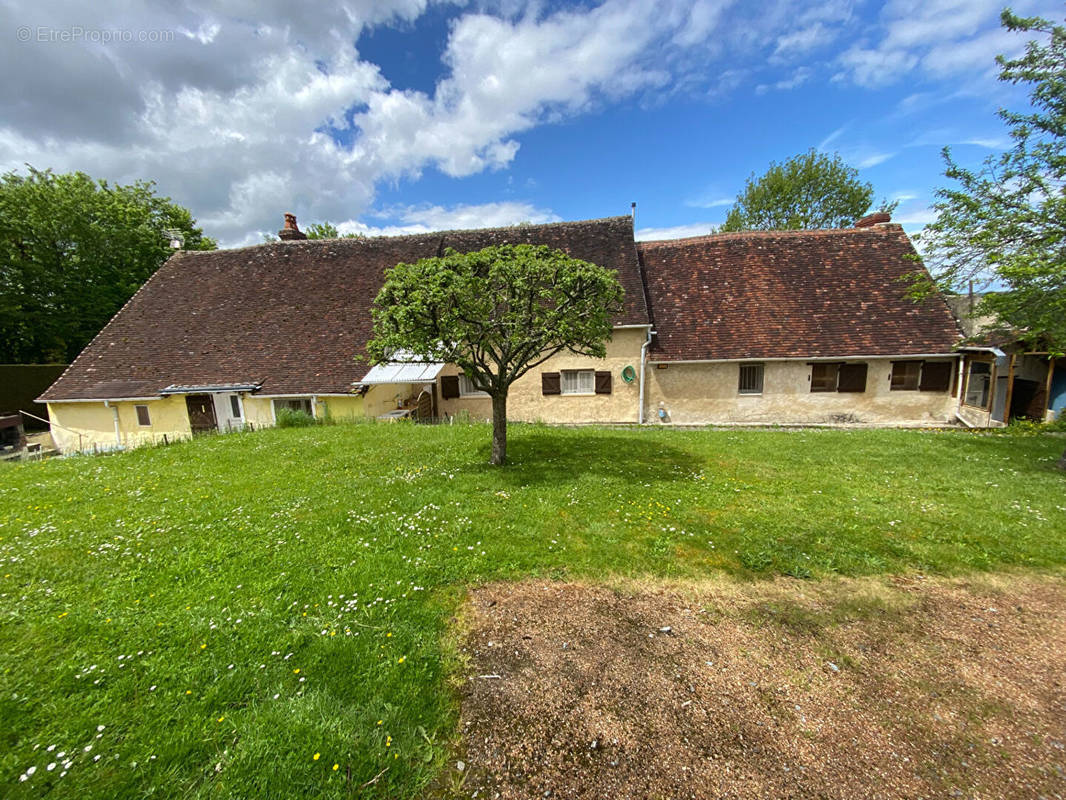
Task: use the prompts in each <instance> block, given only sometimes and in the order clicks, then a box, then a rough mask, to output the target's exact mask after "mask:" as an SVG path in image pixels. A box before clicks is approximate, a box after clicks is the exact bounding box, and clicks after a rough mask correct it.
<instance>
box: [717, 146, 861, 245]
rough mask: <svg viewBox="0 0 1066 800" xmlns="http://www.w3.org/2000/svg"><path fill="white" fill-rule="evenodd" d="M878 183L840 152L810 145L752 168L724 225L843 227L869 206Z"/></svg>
mask: <svg viewBox="0 0 1066 800" xmlns="http://www.w3.org/2000/svg"><path fill="white" fill-rule="evenodd" d="M873 195H874V187H873V186H872V185H871V184H869V183H866V182H864V181H861V180H859V172H858V170H856V169H855V168H854V167H849V166H848V165H847V164H845V163H844V160H843V159H842V158H841V157H840V156H839V155H835V154H834V155H833V156H828V155H826V154H824V153H819V152H816V151H815V150H813V149H812V150H809V151H807V152H806V153H801V154H799V155H797V156H793V157H792V158H790V159H788V160H787V161H785V162H784V163H782V164H778V163H777V162H771V163H770V168H769V169H768V170H767V171H766V172H765V174H763V175H762V176H761V177H759V178H756V177H755V173H754V172H753V173H752V174H751V176H750V177H749V178H748V180H747V183H745V184H744V190H743V191H742V192H741V193H740V194H738V195H737V199H736V202H735V203H734V204H733V206H732V207H731V208H730V209H729V213H728V215H727V216H726V220H725V223H724V224H723V225H722V226H721V228H719V230H721V231H750V230H757V231H776V230H800V229H812V228H841V227H847V226H849V225H851V224H852V223H853V222H855V220H857V219H859V218H860V217H862V216H863V215H864V214H865V213H866V212H867V210H868V209H869V208H870V202H871V200H872V199H873Z"/></svg>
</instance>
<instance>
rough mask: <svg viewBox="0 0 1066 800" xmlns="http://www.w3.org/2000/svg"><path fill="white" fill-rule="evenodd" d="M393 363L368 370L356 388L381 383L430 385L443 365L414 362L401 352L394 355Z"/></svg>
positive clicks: (412, 357) (412, 358) (409, 356)
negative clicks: (395, 357)
mask: <svg viewBox="0 0 1066 800" xmlns="http://www.w3.org/2000/svg"><path fill="white" fill-rule="evenodd" d="M395 355H396V356H397V359H396V360H395V361H387V362H386V363H384V364H376V365H375V366H373V367H371V368H370V372H368V373H367V374H366V375H365V376H364V377H363V379H362V380H361V381H358V382H356V384H355V385H356V386H374V385H376V384H382V383H432V382H433V381H435V380H436V379H437V376H438V375H439V374H440V371H441V370H442V369H444V364H438V363H436V362H427V361H415V360H414V356H411V355H410V354H408V353H405V352H403V351H400V352H397V353H395Z"/></svg>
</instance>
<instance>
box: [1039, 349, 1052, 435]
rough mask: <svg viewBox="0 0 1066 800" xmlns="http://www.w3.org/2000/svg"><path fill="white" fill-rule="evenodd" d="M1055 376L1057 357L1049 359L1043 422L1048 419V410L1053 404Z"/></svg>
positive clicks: (1045, 383)
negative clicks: (1053, 381) (1052, 384)
mask: <svg viewBox="0 0 1066 800" xmlns="http://www.w3.org/2000/svg"><path fill="white" fill-rule="evenodd" d="M1054 376H1055V358H1054V356H1052V357H1051V358H1049V359H1048V360H1047V380H1046V381H1045V382H1044V416H1043V418H1042V419H1041V420H1040V421H1041V422H1045V421H1047V410H1048V408H1049V407H1050V406H1051V379H1052V378H1053V377H1054Z"/></svg>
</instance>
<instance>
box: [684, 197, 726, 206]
mask: <svg viewBox="0 0 1066 800" xmlns="http://www.w3.org/2000/svg"><path fill="white" fill-rule="evenodd" d="M685 205H686V206H689V207H691V208H720V207H722V206H731V205H733V198H732V197H714V198H711V197H706V198H697V199H695V200H686V201H685Z"/></svg>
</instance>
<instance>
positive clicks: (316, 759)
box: [311, 753, 322, 761]
mask: <svg viewBox="0 0 1066 800" xmlns="http://www.w3.org/2000/svg"><path fill="white" fill-rule="evenodd" d="M321 755H322V754H321V753H315V754H314V755H313V756H311V759H312V760H313V761H318V759H319V757H320V756H321Z"/></svg>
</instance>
